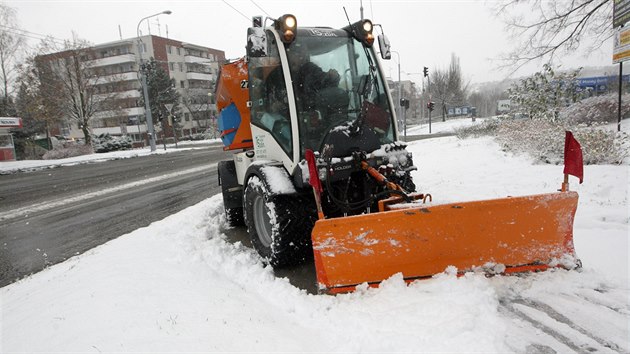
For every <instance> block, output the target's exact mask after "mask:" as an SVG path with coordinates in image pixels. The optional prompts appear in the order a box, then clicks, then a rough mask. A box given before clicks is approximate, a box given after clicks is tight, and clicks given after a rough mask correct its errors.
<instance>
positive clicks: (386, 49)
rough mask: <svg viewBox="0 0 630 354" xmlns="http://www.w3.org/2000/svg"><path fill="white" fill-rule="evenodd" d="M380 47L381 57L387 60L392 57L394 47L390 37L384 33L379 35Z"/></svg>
mask: <svg viewBox="0 0 630 354" xmlns="http://www.w3.org/2000/svg"><path fill="white" fill-rule="evenodd" d="M378 48H379V49H380V51H381V58H383V59H385V60H389V59H391V58H392V47H391V45H390V44H389V39H387V37H386V36H385V35H384V34H383V35H380V36H378Z"/></svg>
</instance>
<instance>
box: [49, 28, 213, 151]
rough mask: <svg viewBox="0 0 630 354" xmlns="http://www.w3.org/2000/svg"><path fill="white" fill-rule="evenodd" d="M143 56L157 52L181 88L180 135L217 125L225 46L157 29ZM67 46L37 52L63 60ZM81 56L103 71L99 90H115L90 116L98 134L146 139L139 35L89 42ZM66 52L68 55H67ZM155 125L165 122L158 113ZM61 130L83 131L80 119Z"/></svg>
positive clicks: (144, 41)
mask: <svg viewBox="0 0 630 354" xmlns="http://www.w3.org/2000/svg"><path fill="white" fill-rule="evenodd" d="M140 39H141V42H142V52H143V53H142V59H143V60H144V61H147V60H149V59H150V58H155V60H156V61H158V62H159V63H161V64H163V65H162V67H163V68H164V69H165V70H166V71H167V72H168V74H169V76H170V77H171V78H172V79H173V80H174V82H175V87H176V89H177V90H178V91H179V93H180V95H181V97H182V102H180V105H179V107H180V112H181V114H180V117H178V120H179V128H178V129H177V133H178V135H180V136H181V135H189V134H194V133H197V132H199V131H204V130H206V129H215V128H216V121H215V117H216V115H217V111H216V105H215V104H214V97H212V96H211V95H210V94H211V93H213V92H214V85H215V82H216V80H217V76H218V71H219V66H220V64H221V63H223V62H224V61H225V52H224V51H222V50H218V49H213V48H208V47H204V46H200V45H196V44H191V43H186V42H182V41H177V40H174V39H169V38H163V37H159V36H154V35H147V36H142V37H140ZM64 53H65V52H59V53H53V54H48V55H44V56H40V57H38V60H39V61H40V62H54V61H55V60H62V59H63V58H64V57H65V56H64ZM86 53H87V54H85V55H83V56H82V57H81V60H82V61H86V62H89V64H90V70H94V72H98V73H99V75H98V78H97V79H96V80H95V81H94V82H92V83H91V84H92V85H94V87H95V89H96V92H97V96H99V95H101V96H102V97H106V96H108V95H109V96H110V97H111V95H113V94H115V96H114V97H115V102H114V104H113V105H109V107H108V108H107V109H105V108H101V109H100V110H98V111H97V112H96V113H95V114H94V115H93V117H92V119H91V122H90V127H91V131H92V133H93V134H97V135H98V134H102V133H109V134H111V135H128V136H130V137H132V139H133V140H134V141H138V142H139V141H146V132H147V126H146V123H145V110H144V106H143V104H142V103H141V99H140V97H141V95H142V93H141V92H142V91H141V84H140V80H139V77H140V76H139V74H138V73H139V67H140V55H139V53H138V40H137V38H131V39H125V40H120V41H115V42H109V43H103V44H98V45H95V46H93V47H91V48H88V50H87V51H86ZM66 57H67V56H66ZM153 121H154V125H155V128H156V131H160V130H161V126H160V124H159V122H158V120H157V118H156V117H153ZM61 134H63V135H65V136H68V137H71V138H82V137H83V133H82V131H81V129H80V127H79V126H78V124H76V123H72V124H67V125H66V126H65V127H63V128H62V129H61Z"/></svg>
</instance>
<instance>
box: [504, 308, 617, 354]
mask: <svg viewBox="0 0 630 354" xmlns="http://www.w3.org/2000/svg"><path fill="white" fill-rule="evenodd" d="M499 304H500V310H503V312H509V313H510V314H512V315H513V316H514V317H516V318H518V319H521V320H524V321H527V322H529V323H530V324H531V325H532V326H533V327H534V328H537V329H539V330H541V331H543V332H544V333H545V334H547V335H549V336H551V337H553V338H554V339H555V340H557V341H558V342H560V343H562V344H563V345H566V346H567V347H569V348H571V349H572V350H574V351H575V352H577V353H585V354H586V353H592V352H596V351H599V350H598V349H597V348H593V347H592V346H590V345H589V344H588V343H583V344H578V343H576V341H575V340H574V339H571V338H569V337H568V336H566V335H565V334H562V333H560V331H559V329H556V328H553V327H551V326H549V325H547V324H545V323H543V322H541V321H540V320H537V319H535V318H534V317H532V316H530V315H529V314H527V313H526V312H525V311H523V310H521V309H518V308H517V306H515V304H516V305H521V306H525V307H528V308H531V309H533V310H535V311H538V312H540V313H542V314H545V315H547V316H549V318H551V319H552V320H553V321H555V322H557V323H559V324H564V325H566V326H568V327H569V328H570V329H572V330H574V331H576V332H579V333H580V334H582V335H583V336H585V337H587V338H588V339H591V340H592V341H594V342H596V343H597V344H599V345H601V346H602V347H604V348H607V349H610V350H613V351H615V352H618V353H622V352H623V351H622V350H621V348H620V347H619V345H617V344H615V343H611V342H610V341H608V340H605V339H603V338H600V337H599V336H597V335H595V334H593V333H592V332H590V331H588V330H586V329H584V328H583V327H582V326H580V325H578V324H576V323H575V322H573V321H572V320H571V319H569V318H568V317H566V316H564V315H563V314H561V313H560V312H558V311H557V310H555V309H554V308H553V307H551V306H549V305H547V304H545V303H543V302H540V301H536V300H533V299H528V298H521V297H518V298H512V299H508V298H503V299H500V300H499Z"/></svg>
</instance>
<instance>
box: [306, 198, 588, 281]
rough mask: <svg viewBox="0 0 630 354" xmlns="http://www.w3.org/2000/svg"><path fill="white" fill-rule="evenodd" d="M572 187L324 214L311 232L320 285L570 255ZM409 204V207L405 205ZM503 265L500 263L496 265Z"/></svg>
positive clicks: (513, 268)
mask: <svg viewBox="0 0 630 354" xmlns="http://www.w3.org/2000/svg"><path fill="white" fill-rule="evenodd" d="M577 202H578V194H577V193H575V192H561V193H549V194H540V195H531V196H524V197H508V198H501V199H492V200H482V201H473V202H464V203H452V204H443V205H436V206H428V207H424V205H423V204H419V205H409V204H405V205H401V208H399V209H395V210H390V211H383V212H378V213H372V214H364V215H358V216H349V217H341V218H334V219H323V220H319V221H317V222H316V223H315V227H314V228H313V232H312V235H311V237H312V241H313V251H314V255H315V266H316V271H317V281H318V285H319V288H320V290H322V291H324V292H328V293H338V292H344V291H349V290H352V289H354V287H355V286H356V285H358V284H361V283H364V282H367V283H368V284H371V285H375V284H378V283H379V282H381V281H383V280H385V279H387V278H389V277H390V276H392V275H394V274H396V273H402V275H403V277H404V278H405V279H406V280H407V281H411V280H414V279H419V278H426V277H431V276H433V275H434V274H438V273H441V272H443V271H444V270H445V269H446V268H447V267H449V266H455V267H457V269H458V271H459V272H460V273H462V272H466V271H470V270H474V269H476V268H477V267H491V266H493V265H499V267H494V270H495V271H496V269H499V271H498V273H513V272H522V271H536V270H544V269H547V268H549V267H550V266H556V265H558V264H557V263H558V261H559V260H561V259H563V258H564V257H565V256H567V255H568V256H570V257H571V258H573V259H574V258H575V252H574V248H573V218H574V216H575V211H576V209H577ZM407 205H409V207H407ZM501 265H503V266H505V267H504V268H503V267H502V266H501Z"/></svg>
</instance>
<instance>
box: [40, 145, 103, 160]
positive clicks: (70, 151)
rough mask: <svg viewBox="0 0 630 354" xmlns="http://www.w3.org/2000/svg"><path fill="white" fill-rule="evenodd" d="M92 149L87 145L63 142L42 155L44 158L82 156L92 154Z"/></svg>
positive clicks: (55, 158) (54, 158)
mask: <svg viewBox="0 0 630 354" xmlns="http://www.w3.org/2000/svg"><path fill="white" fill-rule="evenodd" d="M93 153H94V150H93V149H92V147H91V146H89V145H79V144H64V145H62V146H59V147H56V148H54V149H53V150H50V151H48V152H46V153H45V154H44V156H42V159H44V160H57V159H65V158H68V157H75V156H82V155H90V154H93Z"/></svg>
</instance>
